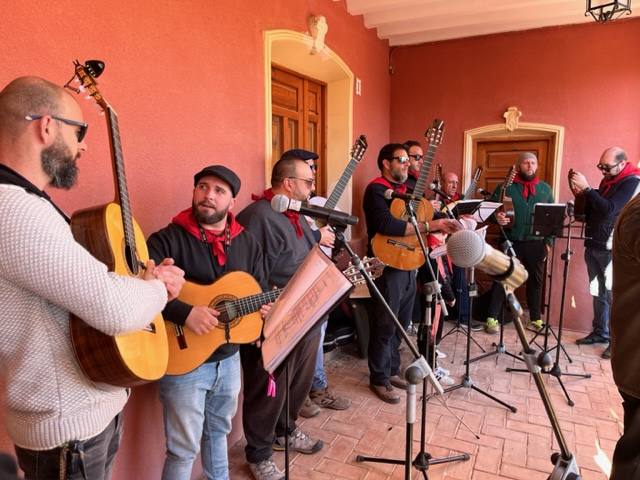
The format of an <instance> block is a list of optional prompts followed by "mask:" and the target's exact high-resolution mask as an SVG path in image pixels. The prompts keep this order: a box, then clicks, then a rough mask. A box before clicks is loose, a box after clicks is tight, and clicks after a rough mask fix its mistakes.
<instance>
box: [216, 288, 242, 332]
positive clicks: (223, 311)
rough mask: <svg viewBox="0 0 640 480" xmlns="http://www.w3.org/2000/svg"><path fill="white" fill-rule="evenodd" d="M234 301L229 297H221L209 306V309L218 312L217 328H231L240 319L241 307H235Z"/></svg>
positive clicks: (233, 298) (234, 298)
mask: <svg viewBox="0 0 640 480" xmlns="http://www.w3.org/2000/svg"><path fill="white" fill-rule="evenodd" d="M235 300H237V298H236V297H233V296H231V295H222V296H220V297H217V298H216V299H215V300H214V301H212V302H211V303H210V304H209V307H211V308H214V309H216V310H218V312H220V315H219V316H218V325H217V328H233V327H235V326H236V325H237V324H238V323H239V322H240V320H241V319H242V312H241V310H240V308H241V307H240V306H239V305H236V303H235Z"/></svg>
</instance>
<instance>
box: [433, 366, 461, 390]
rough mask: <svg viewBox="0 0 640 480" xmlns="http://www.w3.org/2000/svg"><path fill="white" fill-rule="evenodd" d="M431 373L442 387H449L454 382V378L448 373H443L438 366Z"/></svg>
mask: <svg viewBox="0 0 640 480" xmlns="http://www.w3.org/2000/svg"><path fill="white" fill-rule="evenodd" d="M433 373H434V375H435V376H436V380H438V382H439V383H440V385H442V386H443V387H450V386H451V385H453V384H454V383H456V382H455V380H454V379H453V378H451V377H450V376H449V375H445V374H444V373H443V372H442V370H441V369H440V368H436V370H435V371H434V372H433Z"/></svg>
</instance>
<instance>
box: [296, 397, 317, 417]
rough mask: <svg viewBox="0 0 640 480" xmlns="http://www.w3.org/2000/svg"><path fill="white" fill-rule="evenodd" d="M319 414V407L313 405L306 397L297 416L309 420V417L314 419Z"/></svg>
mask: <svg viewBox="0 0 640 480" xmlns="http://www.w3.org/2000/svg"><path fill="white" fill-rule="evenodd" d="M319 413H320V407H319V406H318V405H316V404H315V403H313V402H312V401H311V399H310V398H309V397H307V399H306V400H305V401H304V405H302V408H301V409H300V413H298V415H300V416H301V417H304V418H311V417H315V416H316V415H318V414H319Z"/></svg>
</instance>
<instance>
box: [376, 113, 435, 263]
mask: <svg viewBox="0 0 640 480" xmlns="http://www.w3.org/2000/svg"><path fill="white" fill-rule="evenodd" d="M443 134H444V122H443V121H442V120H438V119H435V120H434V121H433V124H432V125H431V127H429V128H428V129H427V131H426V132H425V134H424V135H425V139H426V141H427V144H428V146H427V151H426V153H425V156H424V163H423V164H422V168H421V169H420V174H419V175H418V180H417V181H416V186H415V188H414V190H413V195H415V196H416V197H418V198H420V200H411V205H412V206H413V209H414V211H415V213H416V218H417V220H418V222H427V221H429V220H431V218H433V207H432V206H431V203H429V201H428V200H427V199H425V198H424V189H425V184H426V182H427V178H428V177H429V172H430V171H431V164H432V163H433V158H434V156H435V154H436V149H437V147H438V145H440V144H441V143H442V135H443ZM389 209H390V210H391V214H392V215H393V216H394V217H396V218H399V219H401V220H408V213H407V204H406V203H405V201H404V200H400V199H399V198H396V199H394V200H393V202H391V206H390V207H389ZM371 248H372V250H373V253H374V255H375V256H376V257H378V258H380V260H382V261H383V262H384V263H386V264H387V265H389V266H391V267H394V268H397V269H399V270H415V269H416V268H418V267H420V266H421V265H422V264H423V263H424V255H423V254H422V249H421V248H420V241H419V240H418V238H417V236H416V235H405V236H390V235H382V234H380V233H377V234H376V235H375V236H374V237H373V239H372V240H371Z"/></svg>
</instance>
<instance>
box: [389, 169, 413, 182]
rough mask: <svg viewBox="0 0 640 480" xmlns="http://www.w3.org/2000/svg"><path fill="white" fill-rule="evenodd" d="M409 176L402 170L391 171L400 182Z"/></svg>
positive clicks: (393, 176)
mask: <svg viewBox="0 0 640 480" xmlns="http://www.w3.org/2000/svg"><path fill="white" fill-rule="evenodd" d="M408 177H409V174H408V173H402V172H401V171H396V172H391V178H393V179H394V180H395V181H396V182H398V183H404V182H406V181H407V178H408Z"/></svg>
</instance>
